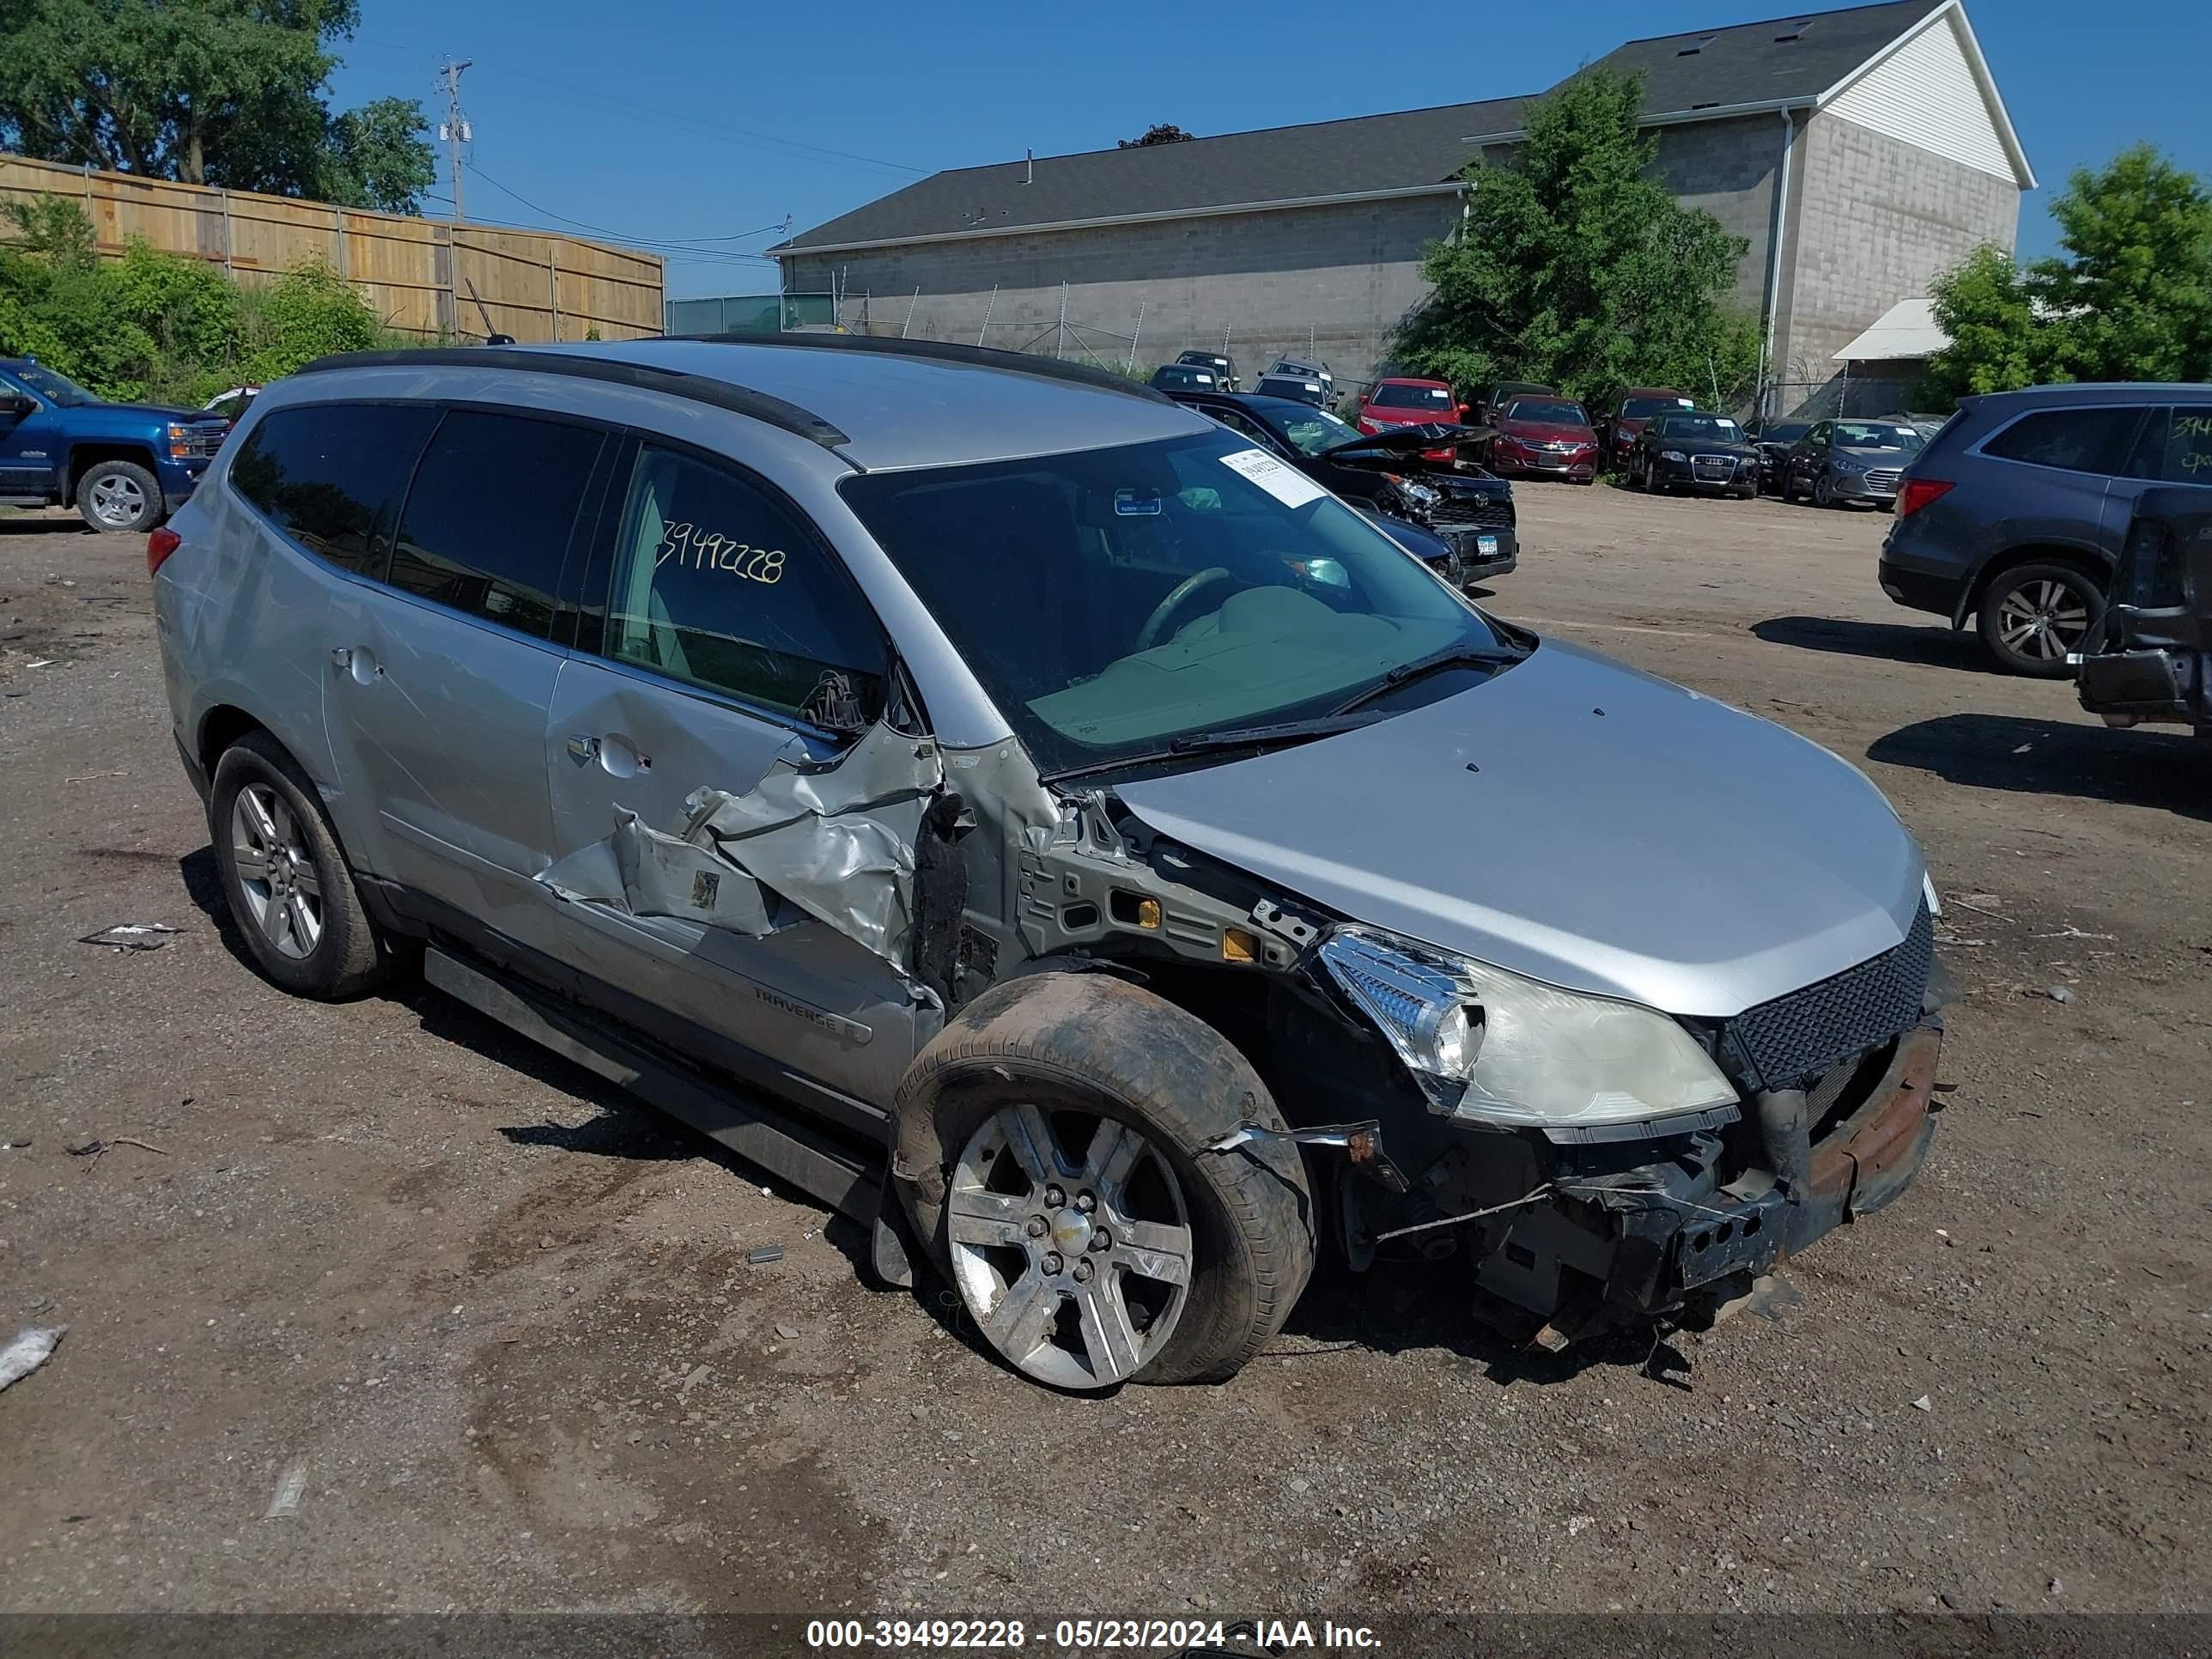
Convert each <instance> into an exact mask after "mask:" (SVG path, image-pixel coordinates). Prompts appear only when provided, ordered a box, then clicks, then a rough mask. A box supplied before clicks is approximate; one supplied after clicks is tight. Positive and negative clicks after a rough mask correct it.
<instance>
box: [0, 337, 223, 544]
mask: <svg viewBox="0 0 2212 1659" xmlns="http://www.w3.org/2000/svg"><path fill="white" fill-rule="evenodd" d="M229 430H230V422H228V421H226V420H224V419H222V417H221V416H216V415H210V414H209V413H208V412H207V411H206V410H189V409H162V408H158V407H156V406H155V405H152V404H111V403H107V402H105V401H103V400H102V399H100V398H95V397H94V396H93V395H92V393H90V392H87V391H86V390H85V389H84V388H83V387H82V386H78V385H76V384H75V383H74V382H73V381H71V380H69V379H68V378H67V377H66V376H64V375H60V374H55V373H54V372H53V370H52V369H50V368H43V367H41V366H40V364H38V363H35V362H31V361H29V360H28V359H27V358H10V357H0V506H7V507H59V506H62V505H64V504H65V503H66V504H69V505H73V506H74V507H76V510H77V511H78V512H79V513H82V514H83V515H84V521H85V522H86V523H87V524H88V525H90V526H92V527H93V528H94V530H116V531H124V532H138V533H141V534H143V533H144V532H147V531H149V530H151V529H153V528H154V527H155V526H157V525H159V524H160V523H161V521H162V520H165V519H167V517H168V516H169V514H170V513H173V512H175V511H176V510H177V509H178V508H179V507H182V506H183V505H184V504H185V502H186V501H189V500H191V494H192V491H193V489H195V488H197V486H198V483H199V481H200V474H201V473H203V472H204V471H206V470H207V464H208V463H209V461H210V460H212V459H214V458H215V453H216V450H218V449H220V448H222V441H223V438H224V435H226V434H228V432H229Z"/></svg>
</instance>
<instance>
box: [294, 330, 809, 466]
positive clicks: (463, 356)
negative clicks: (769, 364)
mask: <svg viewBox="0 0 2212 1659" xmlns="http://www.w3.org/2000/svg"><path fill="white" fill-rule="evenodd" d="M332 368H511V369H519V370H520V371H521V372H522V373H524V374H568V375H573V376H574V377H575V378H577V379H578V380H605V381H609V382H611V383H613V384H615V385H617V386H635V387H636V388H637V389H638V390H639V391H641V392H665V393H667V394H668V395H669V396H671V397H674V398H689V399H690V401H691V402H693V403H696V404H714V406H716V407H717V408H720V409H727V410H733V411H734V412H736V413H737V414H739V415H747V416H751V417H752V418H753V419H754V420H757V421H760V422H765V423H766V424H768V425H769V426H774V427H781V428H782V429H783V430H784V431H786V432H792V433H796V434H797V435H799V436H800V437H802V438H806V439H809V440H811V441H813V442H815V443H817V444H820V445H821V446H822V447H823V448H824V449H835V448H836V447H838V446H839V445H841V444H847V443H850V442H851V441H852V440H851V438H850V437H848V435H846V434H845V433H843V432H841V431H839V430H838V429H837V428H836V427H834V426H832V425H831V424H830V423H829V422H827V421H825V420H823V418H822V417H821V416H819V415H817V414H814V413H813V412H812V411H811V410H805V409H801V408H800V407H799V405H798V404H793V403H787V402H786V401H785V400H784V399H782V398H775V397H771V396H769V394H768V393H767V392H754V391H752V390H750V388H748V387H745V386H732V385H731V384H730V383H729V382H728V381H727V380H715V379H714V378H713V377H712V376H710V375H705V374H684V373H683V372H682V371H681V370H679V369H673V368H659V367H657V366H656V365H653V364H651V363H633V362H623V361H621V360H619V359H617V358H612V357H593V356H588V355H586V354H585V353H582V352H570V351H531V350H510V349H507V348H506V347H503V346H425V347H423V348H422V349H419V350H413V351H348V352H341V353H339V354H338V355H337V356H331V357H318V358H316V359H315V360H314V362H311V363H309V364H307V366H306V367H305V368H299V369H295V370H294V371H293V372H294V373H295V374H316V373H318V372H319V371H321V370H325V369H332ZM841 459H847V460H848V461H849V459H850V458H849V457H842V458H841Z"/></svg>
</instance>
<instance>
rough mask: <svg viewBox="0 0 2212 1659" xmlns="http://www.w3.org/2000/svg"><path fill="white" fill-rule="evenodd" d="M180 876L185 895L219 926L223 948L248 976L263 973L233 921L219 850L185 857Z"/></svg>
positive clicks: (203, 850)
mask: <svg viewBox="0 0 2212 1659" xmlns="http://www.w3.org/2000/svg"><path fill="white" fill-rule="evenodd" d="M177 875H178V877H179V878H180V879H181V880H182V881H183V882H184V884H185V897H187V898H189V899H190V900H191V902H192V904H193V906H194V907H195V908H197V910H198V911H199V912H200V914H201V915H204V916H205V917H206V918H207V919H208V920H209V921H211V922H213V923H214V924H215V931H216V934H217V935H218V936H219V937H220V938H221V939H222V948H223V949H224V950H226V951H229V952H230V954H231V955H232V956H233V957H235V958H236V959H237V961H238V963H239V965H240V966H241V967H243V968H244V969H246V971H247V972H248V973H258V972H259V969H256V968H255V967H254V965H253V953H252V951H249V950H247V949H246V936H245V935H244V934H242V933H240V932H239V931H238V924H237V922H235V921H233V920H232V919H231V914H230V901H229V900H228V899H227V898H225V897H224V896H223V891H222V866H220V865H218V864H216V861H215V848H213V847H203V848H200V849H199V851H197V853H187V854H185V855H184V857H182V858H180V859H179V860H177Z"/></svg>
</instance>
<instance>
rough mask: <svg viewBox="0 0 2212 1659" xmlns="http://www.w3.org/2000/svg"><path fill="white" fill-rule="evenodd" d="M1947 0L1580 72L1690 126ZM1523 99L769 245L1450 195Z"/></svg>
mask: <svg viewBox="0 0 2212 1659" xmlns="http://www.w3.org/2000/svg"><path fill="white" fill-rule="evenodd" d="M1948 3H1950V0H1887V3H1883V4H1880V5H1871V6H1861V7H1857V8H1855V9H1850V10H1848V11H1828V12H1817V13H1815V12H1798V13H1791V14H1788V15H1784V16H1782V17H1779V18H1774V19H1770V20H1769V21H1765V22H1759V23H1741V24H1737V25H1735V27H1729V28H1723V29H1703V30H1692V31H1690V32H1689V33H1684V34H1670V35H1662V36H1658V37H1655V38H1654V39H1651V40H1632V41H1630V42H1629V43H1628V44H1627V45H1626V46H1622V47H1620V48H1619V49H1618V50H1617V51H1614V52H1610V53H1608V54H1607V55H1606V56H1605V57H1604V58H1600V59H1599V60H1598V61H1597V63H1596V64H1594V65H1590V66H1589V67H1592V68H1601V69H1607V70H1616V71H1619V72H1620V73H1623V74H1641V75H1642V76H1644V111H1645V113H1646V114H1647V116H1649V117H1650V118H1653V119H1655V120H1659V119H1682V118H1692V119H1694V118H1695V114H1696V112H1698V111H1699V110H1704V109H1708V108H1723V109H1724V108H1730V107H1735V106H1742V105H1746V104H1749V105H1753V106H1759V105H1766V104H1771V103H1774V102H1777V101H1790V102H1796V101H1799V100H1802V101H1806V102H1810V101H1811V100H1813V99H1814V98H1815V97H1817V96H1819V95H1820V94H1822V93H1824V92H1826V91H1828V90H1830V89H1831V88H1833V87H1834V86H1836V84H1837V83H1838V82H1841V81H1843V80H1844V78H1846V77H1847V76H1850V74H1851V72H1852V71H1853V70H1857V68H1859V67H1860V66H1861V65H1863V64H1865V63H1866V62H1867V61H1868V60H1869V58H1873V57H1874V56H1875V54H1876V53H1878V52H1881V50H1882V48H1883V47H1885V46H1888V45H1889V44H1890V43H1891V42H1892V41H1893V40H1896V39H1898V37H1899V36H1900V35H1902V34H1904V33H1905V32H1906V31H1907V30H1909V29H1911V27H1913V25H1915V24H1916V23H1918V22H1919V21H1921V20H1923V18H1925V17H1927V16H1928V15H1929V14H1930V13H1931V12H1934V11H1936V10H1937V9H1940V8H1941V7H1942V6H1944V5H1947V4H1948ZM1686 48H1687V50H1686ZM1583 72H1585V71H1583V70H1577V74H1580V73H1583ZM1572 78H1573V77H1572V76H1570V77H1569V79H1572ZM1563 84H1564V83H1563ZM1529 101H1530V100H1529V98H1528V97H1525V96H1524V97H1517V98H1497V99H1491V100H1486V101H1483V102H1480V103H1471V104H1445V105H1443V106H1439V107H1437V108H1433V109H1415V110H1405V111H1402V112H1398V113H1395V114H1389V115H1363V116H1355V117H1352V118H1349V119H1346V120H1341V121H1318V122H1315V123H1312V124H1310V125H1304V126H1294V127H1268V128H1264V129H1262V130H1261V131H1255V132H1231V133H1225V134H1223V135H1221V136H1220V137H1215V138H1198V139H1194V140H1192V141H1190V142H1188V143H1176V144H1153V145H1148V146H1146V147H1144V148H1142V149H1106V150H1091V151H1088V152H1085V153H1084V154H1080V155H1048V156H1040V157H1038V158H1037V159H1036V161H1034V162H1032V161H1024V160H1018V161H996V162H993V163H991V164H990V165H989V166H987V167H955V168H951V169H948V170H947V171H945V172H943V173H932V174H931V175H930V176H929V177H928V178H927V179H921V180H920V181H918V182H916V183H915V184H911V185H907V186H906V187H905V188H904V189H902V190H898V191H893V192H892V193H891V194H890V195H889V196H885V197H880V198H878V200H876V201H873V202H870V203H868V204H866V206H864V207H859V208H855V209H854V210H853V211H852V212H850V213H847V214H842V215H841V216H838V217H837V218H835V219H832V220H830V221H829V222H828V223H826V224H821V225H817V226H815V227H814V228H812V229H811V230H808V231H804V232H802V233H800V234H799V235H797V236H794V237H793V238H792V239H791V240H788V241H787V242H782V243H780V244H778V245H777V246H775V247H773V248H771V249H769V252H770V253H771V254H775V255H783V254H792V253H807V252H831V251H837V250H842V249H847V248H858V247H870V246H881V245H883V244H885V243H896V242H912V241H917V240H942V239H951V238H959V237H969V236H991V235H1002V234H1006V233H1008V232H1011V231H1020V230H1042V229H1048V228H1049V229H1060V228H1070V227H1073V226H1078V225H1085V224H1097V223H1102V222H1103V223H1115V222H1122V223H1126V222H1129V221H1132V220H1142V219H1169V218H1180V217H1186V216H1199V215H1204V214H1208V213H1224V212H1235V211H1241V210H1250V209H1252V208H1255V207H1262V206H1267V205H1290V204H1296V203H1312V202H1316V201H1329V200H1342V199H1345V198H1346V197H1352V198H1355V199H1356V198H1358V197H1381V196H1387V195H1391V194H1413V193H1416V192H1419V191H1425V190H1443V189H1449V188H1450V187H1451V185H1450V181H1451V180H1452V179H1454V178H1455V176H1456V175H1457V173H1459V171H1460V169H1461V168H1462V167H1465V166H1466V165H1467V164H1468V162H1469V161H1473V160H1474V157H1475V154H1476V148H1477V147H1476V146H1475V145H1474V144H1472V143H1469V142H1468V141H1469V140H1470V139H1474V138H1480V137H1500V136H1504V135H1508V134H1511V133H1513V132H1516V131H1517V130H1518V129H1519V126H1520V124H1521V119H1522V110H1523V108H1524V107H1525V106H1527V104H1528V102H1529Z"/></svg>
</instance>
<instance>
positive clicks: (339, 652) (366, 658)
mask: <svg viewBox="0 0 2212 1659" xmlns="http://www.w3.org/2000/svg"><path fill="white" fill-rule="evenodd" d="M331 667H333V668H335V669H337V671H338V672H339V673H341V674H348V675H350V676H352V678H353V679H354V681H355V683H356V684H360V685H367V684H368V683H369V682H370V681H371V680H374V679H380V678H383V675H384V670H383V669H382V668H380V666H378V665H377V661H376V658H375V657H374V655H373V654H372V653H370V652H369V651H368V649H367V648H366V647H362V646H357V645H339V646H333V647H331Z"/></svg>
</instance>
